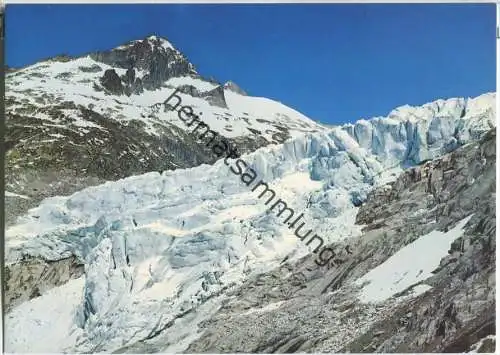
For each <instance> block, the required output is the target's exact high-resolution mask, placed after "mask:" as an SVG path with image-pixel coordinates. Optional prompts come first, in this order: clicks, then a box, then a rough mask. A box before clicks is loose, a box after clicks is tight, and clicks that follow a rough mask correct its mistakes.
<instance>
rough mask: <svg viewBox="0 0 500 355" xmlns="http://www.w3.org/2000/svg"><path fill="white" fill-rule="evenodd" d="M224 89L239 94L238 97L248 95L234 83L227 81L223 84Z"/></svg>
mask: <svg viewBox="0 0 500 355" xmlns="http://www.w3.org/2000/svg"><path fill="white" fill-rule="evenodd" d="M224 89H228V90H231V91H233V92H235V93H237V94H240V95H248V94H247V93H246V91H245V90H243V89H242V88H240V87H239V86H238V85H237V84H236V83H235V82H233V81H228V82H226V83H225V84H224Z"/></svg>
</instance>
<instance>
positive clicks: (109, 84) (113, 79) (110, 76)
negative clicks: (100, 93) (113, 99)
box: [101, 69, 123, 95]
mask: <svg viewBox="0 0 500 355" xmlns="http://www.w3.org/2000/svg"><path fill="white" fill-rule="evenodd" d="M101 84H102V86H103V87H104V88H105V89H106V90H108V91H109V92H111V93H112V94H115V95H121V94H123V86H122V81H121V79H120V77H119V76H118V74H116V71H115V70H114V69H108V70H106V71H105V72H104V76H103V77H102V78H101Z"/></svg>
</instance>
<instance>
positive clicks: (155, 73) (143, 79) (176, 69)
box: [90, 36, 197, 95]
mask: <svg viewBox="0 0 500 355" xmlns="http://www.w3.org/2000/svg"><path fill="white" fill-rule="evenodd" d="M90 58H92V59H94V60H95V61H97V62H101V63H104V64H107V65H109V66H111V67H114V68H121V69H126V70H127V72H126V74H125V76H123V77H121V81H122V83H123V84H124V85H126V86H125V87H128V88H130V89H129V90H127V89H122V88H121V87H120V85H119V82H118V78H119V76H118V74H117V73H116V71H115V69H108V70H107V71H106V72H105V73H104V77H103V81H102V83H103V86H104V87H105V88H106V89H108V90H109V91H111V92H113V93H115V94H121V93H126V94H128V95H130V94H131V93H136V94H139V93H141V92H142V90H143V89H144V90H155V89H158V88H160V87H161V86H162V84H164V83H165V82H166V81H167V80H168V79H170V78H174V77H179V76H184V75H194V76H197V73H196V70H195V68H194V65H193V64H191V63H190V62H189V61H188V60H187V58H186V57H185V56H184V55H183V54H182V53H181V52H179V51H178V50H177V49H175V48H174V47H173V46H172V45H171V44H170V42H169V41H168V40H166V39H164V38H161V37H157V36H149V37H147V38H145V39H143V40H135V41H131V42H129V43H127V44H125V45H121V46H119V47H116V48H114V49H112V50H109V51H103V52H96V53H92V54H90Z"/></svg>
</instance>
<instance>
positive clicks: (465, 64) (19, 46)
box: [5, 4, 496, 124]
mask: <svg viewBox="0 0 500 355" xmlns="http://www.w3.org/2000/svg"><path fill="white" fill-rule="evenodd" d="M495 21H496V18H495V5H494V4H480V5H477V4H476V5H474V4H472V5H471V4H320V5H318V4H286V5H277V4H276V5H271V4H268V5H248V4H246V5H243V4H240V5H237V4H231V5H171V4H169V5H167V4H163V5H137V4H136V5H91V4H87V5H76V4H75V5H8V6H7V10H6V29H5V31H6V61H7V64H8V65H9V66H14V67H17V66H23V65H27V64H32V63H34V62H36V61H38V60H40V59H42V58H47V57H50V56H54V55H57V54H60V53H68V54H70V55H81V54H84V53H87V52H90V51H95V50H103V49H109V48H112V47H115V46H118V45H119V44H121V43H123V42H127V41H129V40H132V39H140V38H144V37H146V36H148V35H150V34H157V35H160V36H164V37H166V38H167V39H169V41H170V42H172V44H173V45H174V46H175V47H176V48H178V49H179V50H180V51H181V52H183V53H184V54H185V55H186V56H187V57H188V58H189V59H190V61H191V62H192V63H193V64H194V65H195V66H196V67H197V69H198V72H200V73H201V74H202V75H205V76H213V77H214V78H216V79H217V80H219V81H221V82H224V81H227V80H233V81H235V82H236V83H237V84H239V85H240V86H241V87H242V88H243V89H245V90H246V91H247V92H249V93H250V94H252V95H255V96H265V97H270V98H273V99H276V100H278V101H281V102H283V103H285V104H287V105H289V106H291V107H293V108H295V109H297V110H299V111H301V112H303V113H304V114H306V115H308V116H309V117H311V118H313V119H315V120H319V121H322V122H325V123H330V124H337V123H343V122H353V121H355V120H357V119H359V118H370V117H373V116H380V115H386V114H388V112H389V111H390V110H391V109H393V108H395V107H397V106H400V105H404V104H411V105H420V104H424V103H426V102H429V101H432V100H435V99H438V98H448V97H456V96H471V97H472V96H477V95H480V94H482V93H484V92H488V91H494V90H495V77H496V71H495V70H496V69H495V56H496V54H495Z"/></svg>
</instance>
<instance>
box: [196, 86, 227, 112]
mask: <svg viewBox="0 0 500 355" xmlns="http://www.w3.org/2000/svg"><path fill="white" fill-rule="evenodd" d="M201 97H203V98H205V99H206V100H207V101H208V102H209V103H210V104H212V105H214V106H219V107H222V108H227V104H226V98H225V97H224V88H223V87H222V86H217V87H216V88H215V89H213V90H210V91H208V92H206V93H203V94H202V95H201Z"/></svg>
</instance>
